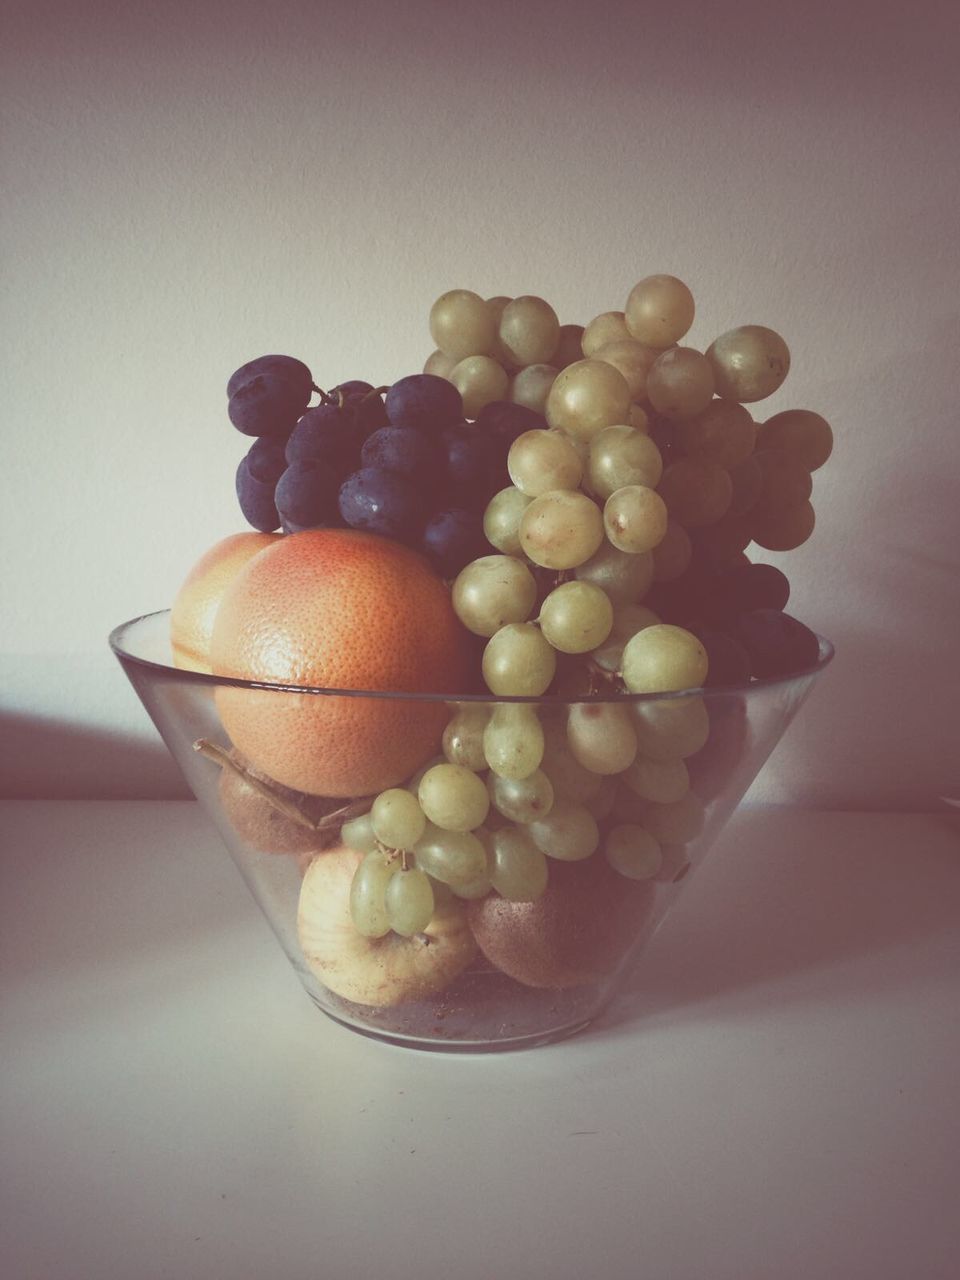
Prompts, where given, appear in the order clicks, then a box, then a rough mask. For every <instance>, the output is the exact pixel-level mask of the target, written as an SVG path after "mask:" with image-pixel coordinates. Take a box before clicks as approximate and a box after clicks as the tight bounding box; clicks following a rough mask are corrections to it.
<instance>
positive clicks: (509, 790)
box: [487, 769, 554, 822]
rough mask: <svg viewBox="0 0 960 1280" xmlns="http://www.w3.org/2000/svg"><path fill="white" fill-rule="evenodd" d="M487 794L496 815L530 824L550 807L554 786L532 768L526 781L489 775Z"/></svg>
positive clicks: (545, 776)
mask: <svg viewBox="0 0 960 1280" xmlns="http://www.w3.org/2000/svg"><path fill="white" fill-rule="evenodd" d="M487 791H488V793H489V795H490V801H491V803H492V804H493V806H494V808H495V809H496V810H497V812H498V813H500V814H502V815H503V817H505V818H509V819H510V820H511V821H512V822H533V820H534V819H535V818H542V817H544V816H545V815H546V814H548V813H549V812H550V810H551V809H552V808H553V800H554V795H553V783H552V782H551V781H550V779H549V778H548V777H547V775H546V774H545V773H544V772H543V770H542V769H535V770H534V771H533V773H531V774H529V775H528V776H527V777H526V778H501V777H500V776H499V774H496V773H493V772H491V773H490V774H489V775H488V776H487Z"/></svg>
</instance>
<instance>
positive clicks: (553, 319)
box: [499, 296, 560, 367]
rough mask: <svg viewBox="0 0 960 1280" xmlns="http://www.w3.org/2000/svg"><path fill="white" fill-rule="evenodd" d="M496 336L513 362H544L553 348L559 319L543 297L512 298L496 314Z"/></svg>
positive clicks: (521, 363) (558, 333)
mask: <svg viewBox="0 0 960 1280" xmlns="http://www.w3.org/2000/svg"><path fill="white" fill-rule="evenodd" d="M499 338H500V345H501V347H502V348H503V349H505V350H506V351H507V352H508V353H509V355H510V359H511V362H512V363H513V364H515V365H519V366H521V367H522V366H523V365H528V364H545V363H547V361H549V359H550V357H551V356H552V355H553V353H554V351H555V350H556V349H557V342H558V340H559V338H560V321H559V320H558V319H557V313H556V312H555V311H554V309H553V307H551V306H550V304H549V303H548V302H544V300H543V298H535V297H531V296H524V297H521V298H514V299H513V301H512V302H508V303H507V305H506V306H505V307H504V309H503V312H502V314H501V316H500V329H499Z"/></svg>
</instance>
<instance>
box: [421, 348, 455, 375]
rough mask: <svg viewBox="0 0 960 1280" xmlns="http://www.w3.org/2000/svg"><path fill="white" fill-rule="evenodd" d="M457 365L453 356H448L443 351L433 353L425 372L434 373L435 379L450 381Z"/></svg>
mask: <svg viewBox="0 0 960 1280" xmlns="http://www.w3.org/2000/svg"><path fill="white" fill-rule="evenodd" d="M456 363H457V361H456V359H455V358H454V357H453V356H448V355H446V354H445V353H444V352H443V351H433V352H431V353H430V355H428V356H427V359H426V363H425V364H424V366H423V372H424V373H432V374H433V376H434V377H435V378H446V379H447V380H448V381H449V379H450V374H451V373H452V372H453V366H454V365H455V364H456Z"/></svg>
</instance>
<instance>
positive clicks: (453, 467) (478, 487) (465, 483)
mask: <svg viewBox="0 0 960 1280" xmlns="http://www.w3.org/2000/svg"><path fill="white" fill-rule="evenodd" d="M440 445H441V449H442V452H443V465H444V493H445V496H447V497H448V498H449V499H450V501H451V502H452V503H455V504H456V506H457V507H467V508H472V507H485V506H486V505H487V503H488V502H489V501H490V499H491V498H492V497H493V495H494V494H495V493H496V492H497V490H498V489H502V488H503V487H504V485H506V484H509V482H510V477H509V476H508V475H507V473H506V471H505V470H504V464H503V459H502V457H500V456H499V450H498V448H497V443H496V441H495V440H493V439H492V438H491V437H490V436H489V435H487V434H486V433H485V432H484V431H482V430H478V429H477V426H476V424H473V425H471V424H470V423H467V422H459V423H457V424H456V425H455V426H450V427H444V429H443V430H442V431H441V433H440Z"/></svg>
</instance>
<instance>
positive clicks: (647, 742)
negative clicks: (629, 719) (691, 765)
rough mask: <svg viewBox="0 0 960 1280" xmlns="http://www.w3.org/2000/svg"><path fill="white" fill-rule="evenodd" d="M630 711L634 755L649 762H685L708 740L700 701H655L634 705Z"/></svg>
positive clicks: (704, 708) (706, 719)
mask: <svg viewBox="0 0 960 1280" xmlns="http://www.w3.org/2000/svg"><path fill="white" fill-rule="evenodd" d="M630 709H631V712H632V714H633V718H634V724H635V727H636V730H637V749H638V752H639V754H640V755H644V756H648V757H649V758H650V759H651V760H680V759H686V758H687V756H692V755H695V754H696V752H698V751H699V750H700V748H701V747H702V746H703V745H704V743H705V742H706V741H707V738H708V737H709V736H710V716H709V713H708V712H707V704H706V703H705V702H704V700H703V699H702V698H696V697H692V698H689V697H688V698H657V699H654V700H652V701H650V702H635V703H633V704H632V705H631V708H630Z"/></svg>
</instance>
